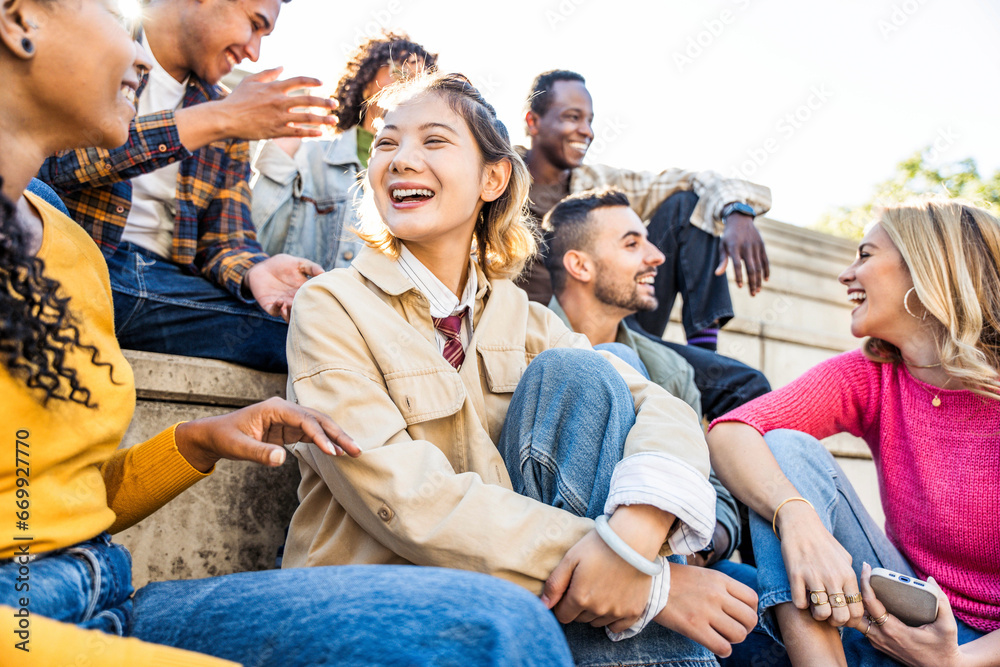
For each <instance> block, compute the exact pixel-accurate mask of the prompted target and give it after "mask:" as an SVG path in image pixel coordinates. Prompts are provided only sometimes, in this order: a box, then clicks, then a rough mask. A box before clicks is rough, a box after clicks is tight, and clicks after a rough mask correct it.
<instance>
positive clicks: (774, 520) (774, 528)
mask: <svg viewBox="0 0 1000 667" xmlns="http://www.w3.org/2000/svg"><path fill="white" fill-rule="evenodd" d="M793 500H801V501H802V502H804V503H805V504H806V505H809V507H812V508H813V511H814V512H815V511H816V508H815V507H813V504H812V503H811V502H809V501H808V500H806V499H805V498H803V497H802V496H792V497H791V498H785V499H784V500H782V501H781V504H780V505H778V507H777V509H775V510H774V518H772V519H771V530H772V531H774V535H775V536H776V537H777V538H778V539H779V540H780V539H781V536H780V535H778V528H777V523H778V510H780V509H781V508H782V507H784V506H785V503H790V502H792V501H793Z"/></svg>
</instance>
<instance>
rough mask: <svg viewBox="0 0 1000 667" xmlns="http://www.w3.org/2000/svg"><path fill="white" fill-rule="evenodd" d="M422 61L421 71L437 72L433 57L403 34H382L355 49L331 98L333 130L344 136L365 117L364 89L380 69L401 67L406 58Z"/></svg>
mask: <svg viewBox="0 0 1000 667" xmlns="http://www.w3.org/2000/svg"><path fill="white" fill-rule="evenodd" d="M413 55H415V56H417V58H419V59H421V60H423V62H424V70H426V71H428V72H432V71H434V70H435V69H437V57H438V56H437V54H436V53H429V52H428V51H427V49H425V48H424V47H423V46H421V45H420V44H417V43H416V42H414V41H411V40H410V36H409V35H407V34H406V33H405V32H383V33H382V34H381V35H379V36H378V37H373V38H371V39H369V40H368V41H367V42H365V43H364V44H362V45H361V46H359V47H358V48H357V50H356V51H355V52H354V53H352V54H351V57H350V58H349V59H348V61H347V67H346V68H345V71H344V76H343V77H341V79H340V83H338V84H337V92H336V93H334V97H335V98H336V99H337V101H338V102H339V103H340V108H339V109H338V111H337V116H338V120H337V129H338V130H340V131H341V132H345V131H347V130H349V129H351V128H352V127H354V126H355V125H357V124H358V123H360V122H361V119H362V118H363V117H364V113H365V108H366V107H365V101H366V100H365V88H366V87H367V86H368V84H369V83H371V82H372V80H373V79H374V78H375V75H376V74H377V73H378V70H379V68H380V67H382V66H383V65H386V64H388V63H389V60H390V59H391V60H392V62H394V63H397V64H402V63H404V62H406V61H407V60H408V59H409V58H410V56H413Z"/></svg>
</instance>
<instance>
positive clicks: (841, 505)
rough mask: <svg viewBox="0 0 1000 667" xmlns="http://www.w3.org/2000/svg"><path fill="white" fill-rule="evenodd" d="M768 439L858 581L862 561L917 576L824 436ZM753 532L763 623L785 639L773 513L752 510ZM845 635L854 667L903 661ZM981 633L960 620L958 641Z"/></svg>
mask: <svg viewBox="0 0 1000 667" xmlns="http://www.w3.org/2000/svg"><path fill="white" fill-rule="evenodd" d="M765 440H766V441H767V444H768V446H769V447H770V448H771V452H772V453H773V454H774V457H775V459H777V461H778V464H779V465H780V466H781V470H782V472H784V473H785V476H786V477H788V479H789V481H791V483H792V484H793V485H795V488H796V489H797V490H798V492H799V495H801V496H802V497H803V498H806V499H808V500H809V502H811V503H812V504H813V506H814V507H815V508H816V512H817V513H818V514H819V517H820V519H821V520H822V521H823V525H824V526H826V529H827V530H829V531H830V533H831V534H832V535H833V536H834V537H835V538H837V541H838V542H840V544H841V545H843V547H844V548H845V549H846V550H847V551H848V553H850V554H851V557H852V563H851V565H852V567H853V568H854V572H855V574H856V575H857V577H858V579H859V580H860V578H861V566H862V564H863V563H868V564H869V565H871V566H872V567H884V568H886V569H888V570H894V571H896V572H901V573H903V574H906V575H908V576H911V577H914V578H916V575H915V574H914V572H913V568H912V567H911V566H910V564H909V563H908V562H907V560H906V558H904V557H903V555H902V554H900V553H899V551H898V550H897V549H896V547H894V546H893V545H892V544H891V543H890V542H889V539H888V538H887V537H886V536H885V533H883V532H882V529H881V528H879V527H878V525H876V524H875V521H874V520H873V519H872V518H871V516H870V515H869V514H868V512H867V511H866V510H865V508H864V506H863V505H862V504H861V500H860V499H859V498H858V495H857V493H855V492H854V488H853V487H852V486H851V483H850V482H849V481H848V480H847V478H846V477H845V476H844V472H843V471H842V470H841V469H840V466H839V465H837V462H836V461H834V459H833V456H831V455H830V453H829V452H828V451H827V450H826V448H825V447H824V446H823V444H822V443H821V442H820V441H818V440H817V439H816V438H814V437H812V436H810V435H807V434H805V433H799V432H798V431H788V430H777V431H771V432H770V433H768V434H767V435H766V436H765ZM750 531H751V533H752V535H753V548H754V554H755V555H756V556H757V583H758V589H757V592H758V594H759V595H760V608H759V611H760V614H761V625H763V626H764V628H765V629H766V630H767V631H768V632H769V633H770V634H771V636H773V637H774V638H775V639H777V640H778V641H780V640H781V633H780V630H779V628H778V626H777V623H776V621H775V618H774V607H775V606H776V605H779V604H782V603H784V602H789V601H791V599H792V593H791V586H790V585H789V583H788V574H787V573H786V571H785V562H784V560H783V559H782V556H781V542H780V541H778V538H777V537H776V536H775V535H774V533H773V532H772V530H771V517H767V518H766V519H765V518H761V517H760V516H759V515H757V514H754V513H753V512H751V514H750ZM956 620H957V619H956ZM841 634H842V637H843V643H844V652H845V653H846V654H847V664H849V665H851V667H876V666H877V667H882V666H889V665H898V664H900V663H898V662H896V661H895V660H892V659H891V658H889V657H888V656H887V655H885V654H884V653H879V652H878V651H876V650H875V648H874V647H873V646H872V645H871V642H869V641H868V640H867V639H865V637H864V636H863V635H862V634H861V632H860V631H858V630H853V629H851V628H845V629H844V630H843V631H842V633H841ZM979 637H982V633H980V632H977V631H976V630H974V629H972V628H971V627H969V626H968V625H966V624H965V623H962V622H961V621H958V643H959V644H965V643H968V642H970V641H972V640H974V639H977V638H979Z"/></svg>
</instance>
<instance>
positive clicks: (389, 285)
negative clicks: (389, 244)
mask: <svg viewBox="0 0 1000 667" xmlns="http://www.w3.org/2000/svg"><path fill="white" fill-rule="evenodd" d="M351 266H353V267H354V268H355V269H356V270H357V271H358V273H360V274H361V275H362V276H364V277H365V278H367V279H368V280H370V281H371V282H372V283H374V284H375V286H376V287H378V288H379V289H380V290H382V291H383V292H385V293H386V294H388V295H390V296H400V295H401V294H405V293H406V292H409V291H410V290H413V291H419V290H417V286H416V285H414V284H413V281H411V280H410V279H409V278H407V277H406V274H405V273H403V272H402V271H400V269H399V266H397V265H396V260H394V259H392V258H391V257H388V256H387V255H385V254H384V253H382V252H380V251H378V250H375V249H374V248H369V247H367V246H365V247H364V248H362V249H361V252H359V253H358V256H357V257H355V258H354V262H353V263H352V264H351ZM473 266H475V267H476V279H477V280H478V281H479V283H478V284H479V291H478V292H477V293H476V299H477V300H479V299H482V298H483V297H485V296H486V293H487V292H488V291H489V290H490V289H491V288H492V286H491V285H490V281H489V280H488V279H487V278H486V274H484V273H483V269H482V267H480V266H479V262H473Z"/></svg>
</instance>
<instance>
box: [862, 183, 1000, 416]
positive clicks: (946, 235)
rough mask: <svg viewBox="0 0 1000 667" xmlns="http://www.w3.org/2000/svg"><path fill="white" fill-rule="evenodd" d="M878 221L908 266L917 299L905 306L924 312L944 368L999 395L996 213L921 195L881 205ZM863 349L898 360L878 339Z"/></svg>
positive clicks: (999, 224) (876, 357)
mask: <svg viewBox="0 0 1000 667" xmlns="http://www.w3.org/2000/svg"><path fill="white" fill-rule="evenodd" d="M878 224H879V225H881V227H882V229H884V230H885V232H886V233H887V234H888V235H889V238H891V239H892V242H893V243H894V244H895V245H896V248H897V249H898V250H899V252H900V254H901V255H902V256H903V261H904V262H905V264H906V267H907V268H908V269H909V271H910V277H911V278H912V279H913V286H914V288H915V292H916V298H913V295H912V294H910V295H909V303H908V304H907V306H908V308H909V310H910V311H912V312H913V313H914V315H916V316H920V315H921V313H922V311H923V310H925V311H926V313H927V316H926V320H925V321H926V322H927V326H929V327H931V328H932V330H933V333H934V335H935V338H936V339H937V344H938V350H939V352H940V355H941V366H942V368H943V369H944V370H945V371H946V372H947V373H948V375H949V376H951V377H954V378H956V379H958V380H960V381H961V382H962V384H963V385H964V386H965V387H966V388H967V389H970V390H972V391H974V392H976V393H978V394H981V395H983V396H987V397H989V398H993V399H998V400H1000V269H998V267H1000V220H998V219H997V218H996V216H994V215H993V214H991V213H990V212H988V211H986V210H984V209H982V208H979V207H977V206H974V205H972V204H969V203H966V202H962V201H959V200H954V199H922V200H910V201H907V202H904V203H902V204H893V205H889V206H885V207H884V208H883V209H882V210H881V215H880V216H879V218H878ZM918 300H919V303H918ZM864 351H865V354H866V355H867V356H868V357H869V358H870V359H872V360H873V361H880V362H885V361H889V362H901V361H902V360H903V359H902V356H901V354H900V351H899V348H897V347H896V346H895V345H892V344H891V343H888V342H886V341H884V340H880V339H878V338H869V339H868V340H867V341H865V345H864Z"/></svg>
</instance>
